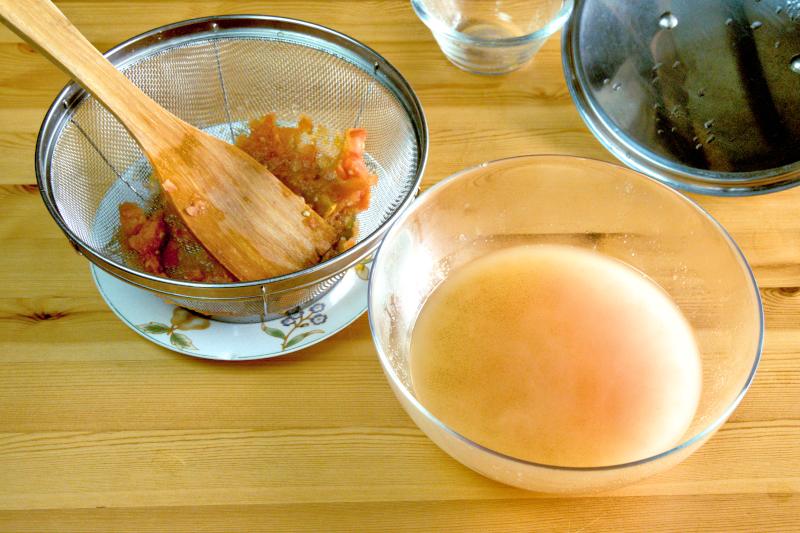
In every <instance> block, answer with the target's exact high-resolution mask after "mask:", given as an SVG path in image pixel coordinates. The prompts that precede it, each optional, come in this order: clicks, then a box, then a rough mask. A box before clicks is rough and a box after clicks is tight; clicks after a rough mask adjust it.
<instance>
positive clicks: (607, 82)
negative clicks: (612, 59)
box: [603, 78, 611, 85]
mask: <svg viewBox="0 0 800 533" xmlns="http://www.w3.org/2000/svg"><path fill="white" fill-rule="evenodd" d="M609 83H611V80H610V79H608V78H606V79H604V80H603V85H608V84H609Z"/></svg>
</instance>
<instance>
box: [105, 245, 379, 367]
mask: <svg viewBox="0 0 800 533" xmlns="http://www.w3.org/2000/svg"><path fill="white" fill-rule="evenodd" d="M370 262H371V260H366V261H363V262H361V263H359V264H358V265H356V266H355V267H353V268H351V269H350V270H349V271H348V272H347V273H346V274H345V275H344V277H343V278H342V280H341V281H340V282H339V283H337V284H336V285H335V286H334V287H333V288H332V289H331V290H330V291H329V292H328V293H327V294H326V295H325V296H324V297H323V298H321V299H320V300H318V301H317V302H315V303H314V304H312V305H310V306H308V307H307V308H305V309H302V310H299V311H297V312H295V313H291V314H287V315H286V316H285V317H283V318H279V319H275V320H270V321H268V322H263V323H260V324H258V323H256V324H231V323H228V322H219V321H217V320H209V319H207V318H205V317H202V316H200V315H197V314H194V313H191V312H190V311H187V310H186V309H183V308H182V307H176V306H174V305H170V304H168V303H167V302H165V301H164V300H162V299H161V298H159V297H158V296H156V295H155V294H153V293H151V292H149V291H147V290H145V289H140V288H138V287H135V286H133V285H130V284H128V283H125V282H124V281H121V280H119V279H117V278H115V277H114V276H112V275H110V274H108V273H106V272H104V271H102V270H100V269H99V268H97V267H96V266H94V265H91V271H92V277H93V278H94V282H95V284H96V285H97V288H98V289H99V291H100V295H101V296H102V297H103V299H104V300H105V301H106V303H107V304H108V306H109V307H110V308H111V310H112V311H114V313H115V314H116V315H117V316H118V317H119V318H120V319H121V320H122V321H123V322H124V323H125V324H127V325H128V327H130V328H131V329H132V330H134V331H135V332H137V333H139V334H140V335H142V336H143V337H144V338H146V339H147V340H149V341H150V342H154V343H156V344H158V345H160V346H163V347H164V348H169V349H170V350H173V351H176V352H180V353H182V354H186V355H191V356H193V357H202V358H205V359H218V360H223V361H245V360H252V359H264V358H268V357H276V356H279V355H284V354H287V353H291V352H294V351H297V350H302V349H303V348H306V347H308V346H311V345H312V344H316V343H318V342H320V341H323V340H325V339H327V338H328V337H330V336H331V335H333V334H334V333H336V332H338V331H340V330H342V329H344V328H345V327H347V326H348V325H349V324H350V323H351V322H353V321H354V320H355V319H356V318H358V317H359V316H361V314H362V313H363V312H364V311H366V309H367V278H368V277H369V276H368V275H369V267H370V265H369V263H370Z"/></svg>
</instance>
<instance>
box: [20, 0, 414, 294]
mask: <svg viewBox="0 0 800 533" xmlns="http://www.w3.org/2000/svg"><path fill="white" fill-rule="evenodd" d="M265 32H269V33H276V35H277V36H278V37H279V38H280V39H281V40H282V41H285V42H291V43H294V44H301V45H303V46H307V47H310V48H314V49H317V50H320V51H323V52H326V53H328V54H331V55H333V56H335V57H337V58H339V59H341V60H344V61H347V62H349V63H350V64H352V65H354V66H356V67H358V68H361V69H362V70H364V71H366V72H368V73H370V74H371V75H372V77H373V79H374V80H376V81H378V82H379V83H381V84H382V85H383V87H384V88H386V89H388V90H389V91H390V92H392V94H393V95H394V96H395V97H396V98H397V100H398V101H399V103H400V104H401V105H402V107H403V108H404V110H405V112H406V113H407V114H408V117H409V119H410V122H411V125H412V126H413V129H414V133H415V135H416V139H415V141H416V146H417V164H416V172H415V175H414V178H413V183H412V184H411V186H410V187H409V188H408V191H407V193H406V195H405V197H404V198H402V200H401V201H400V203H399V204H398V205H397V207H396V208H395V210H394V212H393V213H392V214H391V215H390V216H389V217H388V218H387V219H386V220H385V221H384V222H383V223H382V224H381V225H379V226H378V227H377V228H376V229H375V230H374V231H373V232H372V233H370V234H369V235H366V236H365V237H363V238H362V239H360V240H359V241H358V242H357V243H356V244H355V245H354V246H353V247H352V248H350V249H349V250H347V251H345V252H343V253H341V254H339V255H337V256H335V257H333V258H331V259H329V260H327V261H324V262H321V263H319V264H317V265H314V266H311V267H309V268H306V269H304V270H300V271H297V272H292V273H289V274H285V275H282V276H276V277H273V278H267V279H262V280H254V281H240V282H233V283H198V282H191V281H184V280H173V279H168V278H162V277H159V276H155V275H152V274H148V273H146V272H142V271H139V270H136V269H133V268H131V267H129V266H127V265H125V264H123V263H121V262H118V261H115V260H113V259H111V258H108V257H105V256H104V255H103V254H102V253H99V252H97V251H95V250H94V249H92V247H91V246H89V245H87V244H85V243H84V242H83V241H82V239H81V238H80V237H78V236H77V235H76V234H75V232H73V231H72V230H71V229H70V228H69V227H68V225H67V224H66V222H65V220H64V218H63V217H62V215H61V213H60V212H59V209H58V206H57V203H56V200H55V197H54V195H53V191H52V188H51V187H50V185H49V182H48V178H49V176H50V170H51V169H50V166H51V161H52V156H53V153H54V149H55V144H56V143H57V141H58V138H59V135H60V133H61V131H62V130H63V128H64V127H65V126H66V125H67V124H68V123H69V122H70V119H71V117H72V114H73V112H74V110H75V109H76V108H77V106H78V105H79V104H80V103H81V102H82V101H83V100H84V99H85V98H87V97H88V96H89V93H88V92H87V91H86V90H85V89H83V88H82V87H80V86H79V85H78V84H77V83H75V82H70V83H68V84H67V85H66V86H65V87H64V88H63V89H62V90H61V91H60V92H59V94H58V96H57V97H56V99H55V100H54V102H53V104H52V105H51V106H50V108H49V109H48V111H47V113H46V114H45V117H44V120H43V121H42V125H41V128H40V130H39V135H38V138H37V140H36V151H35V161H36V166H35V170H36V181H37V184H38V187H39V191H40V193H41V196H42V200H43V201H44V204H45V206H46V207H47V209H48V211H49V212H50V215H51V216H52V217H53V219H54V220H55V221H56V223H57V224H58V226H59V227H60V228H61V230H62V231H63V232H64V233H65V235H66V236H67V238H68V240H69V241H70V243H71V244H72V246H73V248H75V250H76V251H77V252H78V253H80V254H81V255H83V256H84V257H86V258H87V259H89V260H90V261H91V262H92V263H94V264H96V265H97V266H99V267H100V268H102V269H103V270H104V271H106V272H108V273H110V274H112V275H114V276H115V277H117V278H120V279H122V280H124V281H126V282H128V283H131V284H133V285H135V286H139V287H141V288H144V289H146V290H150V291H154V292H157V293H161V294H163V295H167V296H175V297H195V298H202V299H207V300H220V301H224V300H239V299H241V298H251V297H263V296H264V294H265V293H269V294H280V293H281V292H286V291H293V290H297V289H302V288H304V287H310V286H312V285H315V284H317V283H320V282H322V281H324V280H326V279H330V278H332V277H334V276H336V275H338V274H340V273H343V272H344V271H346V270H347V269H348V268H350V267H352V266H353V265H355V264H357V263H358V262H359V261H360V260H362V259H363V258H364V257H367V256H368V255H369V254H370V253H372V252H373V251H374V250H375V249H376V248H377V246H378V244H379V242H380V240H381V238H382V237H383V234H384V233H385V232H386V231H387V230H388V229H389V227H390V226H391V225H392V223H393V222H394V220H395V219H396V218H397V217H398V216H399V215H400V214H401V213H402V212H403V211H405V209H406V208H407V207H408V206H409V205H410V204H411V202H412V201H413V200H414V197H415V196H416V194H417V192H418V191H419V187H420V184H421V182H422V176H423V173H424V170H425V165H426V163H427V156H428V126H427V122H426V120H425V115H424V113H423V111H422V105H421V103H420V101H419V99H418V98H417V96H416V94H415V93H414V91H413V89H412V88H411V86H410V84H409V83H408V81H407V80H406V79H405V78H404V77H403V76H402V74H400V72H399V71H398V70H397V69H395V68H394V67H393V66H392V65H391V64H390V63H389V62H388V61H386V60H385V59H384V58H383V57H382V56H381V55H380V54H378V53H377V52H376V51H375V50H373V49H372V48H370V47H368V46H366V45H365V44H363V43H361V42H359V41H357V40H355V39H353V38H351V37H348V36H347V35H344V34H342V33H339V32H337V31H335V30H332V29H330V28H327V27H325V26H321V25H318V24H314V23H311V22H306V21H302V20H297V19H290V18H284V17H274V16H268V15H222V16H212V17H202V18H195V19H189V20H184V21H180V22H175V23H172V24H168V25H165V26H160V27H157V28H154V29H152V30H149V31H147V32H144V33H141V34H139V35H137V36H134V37H132V38H130V39H128V40H126V41H123V42H122V43H120V44H118V45H116V46H114V47H113V48H111V49H110V50H108V51H107V52H105V53H104V54H103V55H104V56H105V57H106V58H107V59H108V60H109V61H111V62H112V63H113V64H114V65H115V67H116V68H118V69H123V68H125V67H126V66H128V65H131V64H134V63H136V62H137V61H139V60H140V59H142V58H144V57H150V56H152V55H155V54H157V53H159V52H161V51H163V50H166V49H171V48H174V47H177V46H180V45H184V44H189V43H192V42H195V41H202V40H214V39H218V38H220V37H221V36H222V35H225V36H226V37H227V36H231V35H233V36H236V37H240V38H246V37H251V38H264V37H265ZM223 83H224V82H223ZM227 111H228V110H227V109H226V112H227ZM100 155H101V157H103V155H102V153H101V154H100ZM115 172H116V171H115ZM118 177H119V178H120V179H122V176H119V174H118ZM123 181H124V180H123ZM176 289H177V290H176Z"/></svg>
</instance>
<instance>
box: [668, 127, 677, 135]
mask: <svg viewBox="0 0 800 533" xmlns="http://www.w3.org/2000/svg"><path fill="white" fill-rule="evenodd" d="M669 131H671V132H672V133H675V132H676V131H678V128H676V127H675V126H672V127H671V128H670V129H669Z"/></svg>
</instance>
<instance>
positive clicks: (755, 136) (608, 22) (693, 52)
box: [563, 0, 800, 195]
mask: <svg viewBox="0 0 800 533" xmlns="http://www.w3.org/2000/svg"><path fill="white" fill-rule="evenodd" d="M563 62H564V71H565V74H566V79H567V85H568V86H569V90H570V93H571V94H572V97H573V100H574V101H575V104H576V105H577V107H578V110H579V111H580V113H581V116H582V117H583V119H584V121H585V122H586V124H587V125H588V126H589V128H590V129H591V130H592V132H593V133H594V134H595V136H597V138H598V139H599V140H600V141H601V142H602V143H603V144H604V145H605V146H606V148H608V149H609V150H610V151H611V152H612V153H613V154H614V155H615V156H616V157H618V158H619V159H620V160H622V161H623V162H624V163H625V164H627V165H628V166H630V167H632V168H634V169H636V170H639V171H640V172H643V173H645V174H647V175H649V176H652V177H653V178H656V179H658V180H661V181H663V182H665V183H668V184H669V185H672V186H675V187H678V188H681V189H684V190H688V191H692V192H699V193H705V194H717V195H746V194H756V193H763V192H770V191H773V190H778V189H784V188H788V187H791V186H794V185H798V184H800V0H703V1H702V2H698V1H697V0H674V1H669V0H638V1H636V2H627V1H624V2H620V1H619V0H578V1H577V2H576V5H575V10H574V14H573V17H572V20H571V21H570V23H569V25H568V26H567V28H566V29H565V31H564V36H563Z"/></svg>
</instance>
